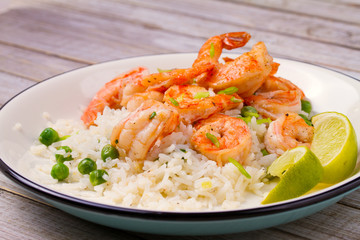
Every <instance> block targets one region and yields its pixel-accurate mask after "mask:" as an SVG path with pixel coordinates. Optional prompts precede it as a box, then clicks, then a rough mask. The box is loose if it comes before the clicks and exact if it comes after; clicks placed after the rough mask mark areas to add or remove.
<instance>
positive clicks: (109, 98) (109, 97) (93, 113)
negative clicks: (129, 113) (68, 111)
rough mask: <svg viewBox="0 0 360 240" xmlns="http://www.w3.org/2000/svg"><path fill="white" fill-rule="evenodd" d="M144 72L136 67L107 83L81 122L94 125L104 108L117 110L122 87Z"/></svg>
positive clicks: (85, 112)
mask: <svg viewBox="0 0 360 240" xmlns="http://www.w3.org/2000/svg"><path fill="white" fill-rule="evenodd" d="M146 70H147V69H146V68H144V67H137V68H134V69H132V70H130V71H128V72H125V73H123V74H121V75H120V76H118V77H116V78H114V79H112V80H111V81H110V82H107V83H106V84H105V85H104V86H103V87H102V88H101V89H100V90H99V91H98V92H97V93H96V95H95V96H94V97H93V99H92V100H91V101H90V103H89V105H88V106H87V108H86V109H85V111H84V113H83V115H82V116H81V120H82V121H83V123H84V124H85V126H86V127H89V126H90V125H92V124H94V121H95V120H96V118H97V114H98V113H102V112H103V111H104V109H105V107H107V106H108V107H110V108H118V107H119V106H120V103H121V100H122V90H123V88H124V86H125V85H126V84H127V83H128V82H129V81H131V80H132V79H133V78H134V77H137V76H139V74H142V73H143V72H144V71H146Z"/></svg>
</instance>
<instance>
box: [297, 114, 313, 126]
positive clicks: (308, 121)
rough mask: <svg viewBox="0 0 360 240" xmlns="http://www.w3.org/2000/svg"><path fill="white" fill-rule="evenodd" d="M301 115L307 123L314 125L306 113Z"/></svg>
mask: <svg viewBox="0 0 360 240" xmlns="http://www.w3.org/2000/svg"><path fill="white" fill-rule="evenodd" d="M299 116H300V117H302V119H304V120H305V122H306V124H307V125H309V126H314V125H313V124H312V122H311V121H310V120H309V119H308V118H307V116H305V115H304V114H299Z"/></svg>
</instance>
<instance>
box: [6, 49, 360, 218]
mask: <svg viewBox="0 0 360 240" xmlns="http://www.w3.org/2000/svg"><path fill="white" fill-rule="evenodd" d="M173 54H177V53H173ZM173 54H157V55H156V56H159V55H173ZM179 54H193V53H179ZM151 56H155V55H143V56H136V57H131V58H124V59H117V60H110V61H105V62H101V63H97V64H93V65H99V64H106V63H110V62H116V61H120V60H126V59H132V58H141V57H151ZM279 59H285V60H290V61H295V62H301V63H305V64H308V65H312V66H316V67H319V68H323V69H326V70H329V71H332V72H336V73H338V74H341V75H344V76H347V77H349V78H352V79H353V80H354V81H356V82H359V81H360V80H358V79H356V78H354V77H352V76H349V75H347V74H344V73H342V72H339V71H336V70H333V69H330V68H327V67H323V66H319V65H316V64H312V63H308V62H305V61H301V60H294V59H290V58H279ZM93 65H89V66H83V67H79V68H76V69H72V70H69V71H66V72H63V73H60V74H57V75H54V76H52V77H49V78H47V79H45V80H43V81H41V82H37V83H35V84H34V85H31V86H29V87H28V88H26V89H24V90H22V91H21V92H19V93H18V94H16V95H15V96H13V97H12V98H10V99H9V100H8V101H7V102H6V103H4V105H3V106H1V108H0V111H1V110H2V109H3V108H4V107H5V106H6V105H7V104H8V103H10V102H11V101H12V100H13V99H14V98H16V97H17V96H19V95H20V94H22V93H23V92H25V91H27V90H29V89H31V88H33V87H35V86H37V85H38V84H42V83H43V82H45V81H48V80H51V79H53V78H54V77H56V76H60V75H63V74H67V73H69V72H73V71H76V70H79V69H82V68H87V67H91V66H93ZM0 170H1V171H2V172H3V173H4V174H5V175H6V176H7V177H8V178H9V179H12V180H14V181H15V182H16V183H18V184H20V185H21V186H23V187H25V188H26V189H28V190H31V191H32V192H35V194H36V195H40V196H41V197H44V198H46V199H50V200H52V201H55V202H58V203H61V204H65V205H68V206H72V207H75V208H79V209H82V210H86V211H90V212H96V213H99V214H107V215H118V216H121V217H131V218H138V219H147V220H156V221H169V220H170V221H174V222H176V221H195V222H201V221H219V220H233V219H245V218H251V217H258V216H265V215H272V214H277V213H282V212H287V211H291V210H295V209H299V208H303V207H308V206H310V205H314V204H317V203H320V202H323V201H325V200H330V199H332V198H335V197H337V196H340V195H342V194H346V193H348V192H351V191H354V190H356V189H357V188H359V187H360V176H359V177H357V178H355V179H353V180H351V181H349V182H347V183H344V184H342V185H339V186H337V187H335V188H333V189H331V190H330V191H324V192H321V193H318V194H315V195H311V196H308V197H305V198H302V199H298V200H292V201H289V202H284V203H279V204H275V205H270V206H266V205H264V206H262V207H255V208H249V209H239V210H236V209H235V210H224V211H203V212H202V211H194V212H171V211H154V210H146V209H137V208H126V207H120V206H115V205H107V204H102V203H97V202H92V201H88V200H84V199H80V198H76V197H72V196H69V195H66V194H63V193H60V192H57V191H54V190H51V189H49V188H46V187H44V186H42V185H40V184H37V183H35V182H33V181H31V180H29V179H27V178H26V177H24V176H22V175H20V174H19V173H17V172H16V171H14V170H13V169H12V168H10V167H9V166H8V165H7V164H6V163H5V162H4V161H3V160H2V159H1V158H0Z"/></svg>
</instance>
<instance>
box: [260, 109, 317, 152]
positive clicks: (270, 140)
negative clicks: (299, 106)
mask: <svg viewBox="0 0 360 240" xmlns="http://www.w3.org/2000/svg"><path fill="white" fill-rule="evenodd" d="M313 136H314V127H312V126H309V125H308V124H306V122H305V120H304V119H303V118H302V117H300V116H299V115H298V114H297V113H293V112H288V113H285V114H283V115H282V116H281V117H280V118H278V119H276V120H275V121H273V122H271V123H270V125H269V129H268V131H267V133H266V134H265V138H264V143H265V146H266V149H267V150H268V151H269V152H270V153H276V154H278V155H280V154H282V153H283V152H285V151H286V150H288V149H292V148H295V147H297V146H307V147H310V145H311V142H312V139H313Z"/></svg>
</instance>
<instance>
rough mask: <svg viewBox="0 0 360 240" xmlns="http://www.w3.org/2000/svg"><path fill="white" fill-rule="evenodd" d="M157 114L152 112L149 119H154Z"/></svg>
mask: <svg viewBox="0 0 360 240" xmlns="http://www.w3.org/2000/svg"><path fill="white" fill-rule="evenodd" d="M155 116H156V112H153V113H152V114H150V116H149V119H150V120H151V119H153V118H154V117H155Z"/></svg>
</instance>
